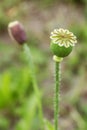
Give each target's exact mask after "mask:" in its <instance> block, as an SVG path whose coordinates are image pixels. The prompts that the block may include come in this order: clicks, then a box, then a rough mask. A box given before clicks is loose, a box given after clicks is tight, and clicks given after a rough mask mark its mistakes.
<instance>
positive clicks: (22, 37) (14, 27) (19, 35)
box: [8, 21, 27, 45]
mask: <svg viewBox="0 0 87 130" xmlns="http://www.w3.org/2000/svg"><path fill="white" fill-rule="evenodd" d="M8 32H9V35H10V36H11V38H12V39H14V40H16V41H17V42H18V43H19V44H20V45H22V44H23V43H25V42H26V41H27V38H26V33H25V30H24V27H23V25H22V24H21V23H20V22H18V21H14V22H11V23H9V25H8Z"/></svg>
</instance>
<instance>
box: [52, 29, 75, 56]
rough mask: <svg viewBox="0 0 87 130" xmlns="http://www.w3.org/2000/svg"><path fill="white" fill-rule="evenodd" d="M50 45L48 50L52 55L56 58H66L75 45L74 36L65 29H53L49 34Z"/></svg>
mask: <svg viewBox="0 0 87 130" xmlns="http://www.w3.org/2000/svg"><path fill="white" fill-rule="evenodd" d="M50 39H51V44H50V48H51V50H52V52H53V54H54V55H56V56H58V57H62V58H63V57H66V56H68V55H69V54H70V53H71V51H72V49H73V46H75V43H77V40H76V36H74V34H73V33H72V32H69V31H68V30H67V29H62V28H60V29H54V31H53V32H51V36H50Z"/></svg>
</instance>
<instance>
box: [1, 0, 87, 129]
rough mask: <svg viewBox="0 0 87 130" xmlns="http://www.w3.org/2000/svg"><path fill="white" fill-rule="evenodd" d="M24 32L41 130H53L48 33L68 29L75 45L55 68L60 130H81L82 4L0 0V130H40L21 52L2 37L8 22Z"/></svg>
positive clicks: (86, 110) (84, 103)
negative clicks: (39, 97)
mask: <svg viewBox="0 0 87 130" xmlns="http://www.w3.org/2000/svg"><path fill="white" fill-rule="evenodd" d="M14 20H19V21H20V22H21V23H22V24H23V25H24V27H25V30H26V32H27V37H28V45H29V46H30V49H31V53H32V57H33V60H34V64H35V72H36V76H37V81H38V87H39V89H40V91H41V93H42V108H43V113H44V118H45V119H46V120H48V121H49V122H50V123H49V122H48V121H47V123H46V126H45V130H53V129H52V124H53V122H54V119H53V118H54V116H53V112H54V109H53V97H54V62H53V60H52V54H51V52H50V48H49V45H50V38H49V36H50V32H51V31H53V29H54V28H61V27H62V28H68V29H69V30H70V31H72V32H73V33H74V34H75V35H76V36H77V40H78V44H77V45H76V47H75V48H74V50H73V52H72V53H71V55H70V56H69V57H67V58H65V59H64V60H63V62H62V64H61V71H62V76H61V77H62V79H61V92H60V95H61V100H60V116H59V117H60V119H59V125H60V126H59V127H60V130H87V83H86V80H87V0H0V130H41V128H40V127H41V124H40V119H39V116H38V105H37V100H36V97H35V93H34V90H33V85H32V81H31V75H30V70H29V67H28V65H27V64H26V62H25V57H24V55H23V52H22V49H21V48H20V47H19V46H18V45H17V43H15V42H14V41H12V40H11V39H10V37H9V35H8V32H7V26H8V23H9V22H10V21H14Z"/></svg>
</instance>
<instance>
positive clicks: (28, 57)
mask: <svg viewBox="0 0 87 130" xmlns="http://www.w3.org/2000/svg"><path fill="white" fill-rule="evenodd" d="M23 49H24V53H25V58H26V61H27V62H28V65H29V67H30V73H31V78H32V83H33V87H34V91H35V94H36V97H37V100H38V107H39V117H40V120H41V122H42V125H43V112H42V104H41V92H40V90H39V88H38V85H37V81H36V76H35V71H34V69H35V68H34V64H33V61H32V56H31V52H30V48H29V47H28V46H27V44H26V43H25V44H24V45H23Z"/></svg>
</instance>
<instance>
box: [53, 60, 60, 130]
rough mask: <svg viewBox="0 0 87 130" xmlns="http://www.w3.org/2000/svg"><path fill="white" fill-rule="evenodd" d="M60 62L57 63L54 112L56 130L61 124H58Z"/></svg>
mask: <svg viewBox="0 0 87 130" xmlns="http://www.w3.org/2000/svg"><path fill="white" fill-rule="evenodd" d="M59 64H60V63H59V62H55V73H56V77H55V80H56V81H55V83H56V84H55V104H54V105H55V110H54V117H55V130H58V127H59V124H58V114H59V85H60V84H59V82H60V79H59V78H60V72H59V71H60V68H59Z"/></svg>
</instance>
